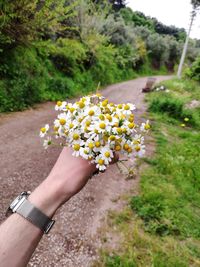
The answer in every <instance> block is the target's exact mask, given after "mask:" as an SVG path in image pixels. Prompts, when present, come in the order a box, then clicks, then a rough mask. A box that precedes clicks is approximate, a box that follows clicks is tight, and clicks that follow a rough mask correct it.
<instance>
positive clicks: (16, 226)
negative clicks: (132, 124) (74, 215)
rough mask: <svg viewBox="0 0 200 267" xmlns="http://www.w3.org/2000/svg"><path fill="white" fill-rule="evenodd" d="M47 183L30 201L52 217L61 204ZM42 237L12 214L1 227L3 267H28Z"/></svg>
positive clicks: (29, 223)
mask: <svg viewBox="0 0 200 267" xmlns="http://www.w3.org/2000/svg"><path fill="white" fill-rule="evenodd" d="M47 181H48V179H47V180H45V181H44V182H43V183H42V184H41V185H40V186H39V187H37V188H36V190H35V191H34V192H33V193H32V194H31V195H30V196H29V201H30V202H31V203H32V204H34V206H35V207H37V208H39V209H40V210H41V211H42V212H43V213H44V214H46V215H47V216H49V217H52V216H53V214H54V213H55V212H56V210H57V208H58V207H59V205H60V202H59V198H57V197H56V193H55V192H56V190H55V191H53V190H52V189H51V186H48V185H47ZM47 186H48V188H47ZM47 189H49V190H47ZM51 191H52V192H51ZM42 235H43V232H42V231H41V230H40V229H39V228H38V227H36V226H35V225H33V224H32V223H31V222H29V221H28V220H26V219H25V218H23V217H22V216H21V215H19V214H17V213H15V214H12V215H11V216H10V217H9V218H8V219H7V220H6V221H5V222H4V223H3V224H2V225H1V226H0V240H1V242H0V262H1V267H8V266H9V267H18V266H19V267H23V266H26V265H27V263H28V261H29V260H30V258H31V256H32V254H33V252H34V251H35V249H36V247H37V245H38V243H39V241H40V239H41V237H42ZM2 241H3V242H2Z"/></svg>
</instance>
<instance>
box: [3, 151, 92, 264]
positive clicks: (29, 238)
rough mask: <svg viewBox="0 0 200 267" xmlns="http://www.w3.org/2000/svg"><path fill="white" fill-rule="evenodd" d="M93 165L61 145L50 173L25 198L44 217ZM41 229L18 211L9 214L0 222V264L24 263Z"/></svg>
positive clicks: (83, 179) (83, 181) (76, 188)
mask: <svg viewBox="0 0 200 267" xmlns="http://www.w3.org/2000/svg"><path fill="white" fill-rule="evenodd" d="M94 170H95V167H94V166H92V165H90V164H89V163H88V162H87V161H84V160H82V159H80V158H74V157H72V156H71V151H70V150H69V149H66V148H65V149H63V151H62V152H61V154H60V156H59V158H58V160H57V162H56V164H55V166H54V168H53V169H52V171H51V173H50V175H49V176H48V177H47V179H45V180H44V181H43V182H42V184H40V185H39V186H38V187H37V188H36V189H35V191H34V192H33V193H32V194H31V195H30V196H29V198H28V200H29V201H30V202H31V203H32V204H33V205H34V206H35V207H37V208H38V209H40V210H41V211H42V212H43V213H44V214H46V215H47V216H48V217H50V218H51V217H52V216H53V215H54V213H55V212H56V210H57V209H58V208H59V207H60V206H61V205H62V204H63V203H64V202H66V201H67V200H68V199H70V198H71V197H72V196H73V195H74V194H76V193H77V192H78V191H79V190H80V189H81V188H82V187H83V186H84V185H85V184H86V182H87V180H88V177H89V176H91V175H92V173H93V172H94ZM42 235H43V233H42V231H41V230H40V229H39V228H37V227H36V226H35V225H33V224H32V223H30V222H29V221H27V220H26V219H24V218H23V217H21V216H20V215H18V214H13V215H11V216H10V217H9V218H8V219H7V220H6V221H5V222H4V223H3V224H2V225H1V226H0V265H1V267H8V266H9V267H23V266H26V265H27V263H28V261H29V260H30V258H31V256H32V254H33V252H34V251H35V249H36V247H37V245H38V243H39V241H40V239H41V237H42Z"/></svg>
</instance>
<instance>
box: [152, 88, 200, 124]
mask: <svg viewBox="0 0 200 267" xmlns="http://www.w3.org/2000/svg"><path fill="white" fill-rule="evenodd" d="M184 105H185V101H183V100H182V99H181V98H176V97H174V96H172V95H171V96H170V95H167V94H166V93H155V94H154V96H153V97H151V100H150V103H149V111H152V112H156V113H164V114H167V115H168V116H169V117H171V118H174V119H178V120H180V121H184V118H188V119H189V122H188V125H190V126H197V127H199V126H200V123H199V116H200V110H199V109H194V110H189V109H186V108H185V107H184Z"/></svg>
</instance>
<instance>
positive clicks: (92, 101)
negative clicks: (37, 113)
mask: <svg viewBox="0 0 200 267" xmlns="http://www.w3.org/2000/svg"><path fill="white" fill-rule="evenodd" d="M55 110H57V111H58V112H59V114H58V116H57V118H56V119H55V121H54V126H53V129H52V133H51V135H48V133H49V125H48V124H46V125H45V126H44V127H43V128H41V129H40V137H42V138H44V137H45V139H44V143H43V145H44V147H45V148H47V147H49V146H50V145H52V144H53V137H54V139H59V140H60V145H62V146H69V147H71V148H72V151H73V152H72V155H73V156H75V157H79V156H80V157H82V158H84V159H86V160H89V161H90V162H91V163H95V164H96V167H97V169H99V170H100V171H104V170H105V169H106V167H107V166H108V165H109V163H110V162H111V161H112V159H113V158H114V154H115V152H120V153H123V154H125V155H127V156H129V157H131V156H133V157H134V156H137V155H138V156H142V155H143V154H144V152H145V145H144V137H143V136H142V134H141V132H146V131H148V130H149V128H150V125H149V121H147V122H146V123H142V124H141V125H140V126H139V125H137V124H136V123H135V121H134V114H133V111H134V110H135V106H134V105H133V104H130V103H127V104H114V103H109V101H108V99H105V98H104V97H103V96H101V95H100V94H94V95H90V96H85V97H82V98H81V99H80V100H79V101H78V102H76V103H74V104H72V103H67V102H66V101H58V102H57V104H56V106H55ZM47 135H48V136H47Z"/></svg>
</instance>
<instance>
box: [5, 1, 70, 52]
mask: <svg viewBox="0 0 200 267" xmlns="http://www.w3.org/2000/svg"><path fill="white" fill-rule="evenodd" d="M74 5H75V2H74V3H72V4H70V5H66V0H60V1H55V0H32V1H29V0H18V1H12V0H8V1H1V3H0V10H1V16H0V50H2V49H6V48H9V47H10V46H12V47H13V46H17V45H18V44H28V43H30V42H31V41H34V40H37V39H38V38H44V37H45V36H52V35H54V34H57V33H59V32H61V31H64V30H65V29H66V25H64V24H63V21H64V20H65V19H66V18H67V17H70V16H72V15H73V9H74Z"/></svg>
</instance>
